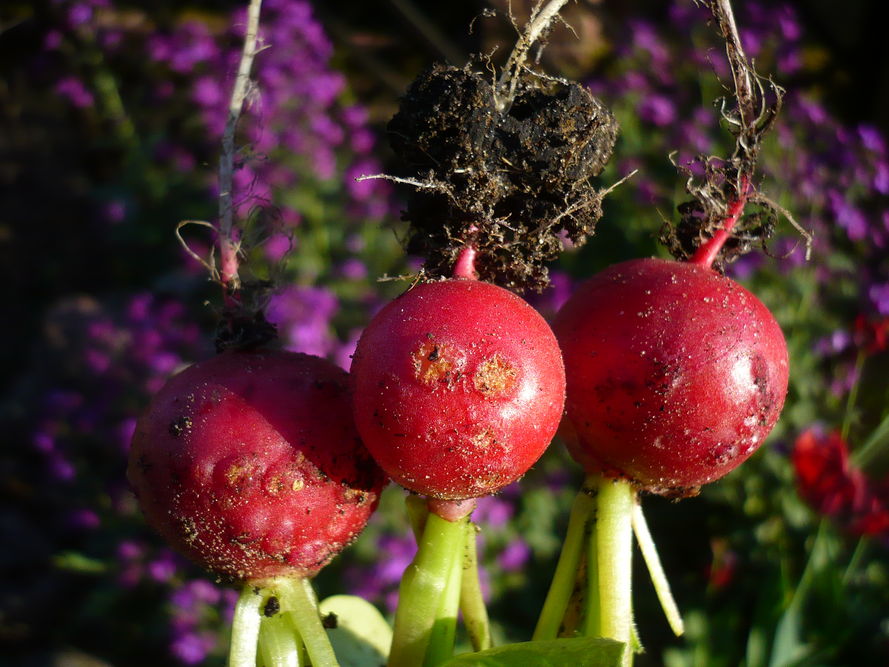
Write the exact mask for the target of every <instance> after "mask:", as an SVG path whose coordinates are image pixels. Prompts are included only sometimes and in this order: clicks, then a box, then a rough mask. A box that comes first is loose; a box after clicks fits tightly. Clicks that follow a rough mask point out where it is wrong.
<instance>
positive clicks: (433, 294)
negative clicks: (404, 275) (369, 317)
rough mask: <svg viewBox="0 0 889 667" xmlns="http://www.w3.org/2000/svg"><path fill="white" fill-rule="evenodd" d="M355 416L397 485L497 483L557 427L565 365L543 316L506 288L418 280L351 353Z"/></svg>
mask: <svg viewBox="0 0 889 667" xmlns="http://www.w3.org/2000/svg"><path fill="white" fill-rule="evenodd" d="M352 376H353V378H354V386H355V421H356V424H357V426H358V430H359V432H360V433H361V437H362V439H363V440H364V443H365V444H366V446H367V448H368V449H369V450H370V452H371V454H372V455H373V456H374V458H375V459H376V460H377V462H378V463H379V464H380V466H382V468H383V469H384V470H385V471H386V472H387V473H388V474H389V476H390V477H391V478H392V479H393V480H394V481H395V482H397V483H398V484H401V485H402V486H404V487H406V488H408V489H410V490H412V491H415V492H417V493H421V494H425V495H428V496H431V497H434V498H440V499H445V500H462V499H468V498H478V497H481V496H485V495H488V494H491V493H494V492H496V491H497V490H499V489H500V488H502V487H503V486H505V485H507V484H509V483H511V482H513V481H515V480H516V479H518V478H519V477H521V476H522V475H523V474H525V472H526V471H527V470H528V468H530V467H531V466H532V465H533V464H534V463H535V462H536V461H537V459H538V458H540V455H541V454H542V453H543V452H544V450H545V449H546V447H547V445H548V444H549V442H550V440H551V439H552V437H553V435H554V434H555V431H556V429H557V427H558V423H559V419H560V418H561V414H562V406H563V403H564V398H565V374H564V368H563V366H562V359H561V355H560V353H559V348H558V344H557V342H556V339H555V337H554V336H553V333H552V331H551V330H550V328H549V326H548V325H547V324H546V322H545V321H544V320H543V318H542V317H541V316H540V315H539V314H538V313H537V312H536V311H535V310H534V309H533V308H531V306H529V305H528V304H527V303H526V302H525V301H523V300H522V299H521V298H519V297H518V296H516V295H515V294H513V293H512V292H509V291H507V290H505V289H503V288H501V287H497V286H495V285H491V284H489V283H485V282H480V281H477V280H471V279H466V278H455V279H450V280H443V281H439V282H429V283H424V284H420V285H417V286H416V287H414V288H413V289H411V290H409V291H408V292H406V293H405V294H403V295H402V296H400V297H399V298H398V299H396V300H395V301H393V302H392V303H390V304H389V305H387V306H386V307H385V308H384V309H383V310H382V311H380V313H379V314H378V315H377V316H376V317H375V318H374V320H373V321H372V322H371V323H370V325H369V326H368V327H367V329H366V330H365V332H364V334H363V335H362V337H361V340H360V341H359V342H358V347H357V349H356V351H355V358H354V360H353V362H352Z"/></svg>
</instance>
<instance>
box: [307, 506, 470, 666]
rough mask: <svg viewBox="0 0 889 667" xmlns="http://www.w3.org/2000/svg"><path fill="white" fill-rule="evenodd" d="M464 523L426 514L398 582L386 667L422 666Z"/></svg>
mask: <svg viewBox="0 0 889 667" xmlns="http://www.w3.org/2000/svg"><path fill="white" fill-rule="evenodd" d="M465 523H466V521H465V520H461V521H453V522H451V521H447V520H446V519H442V518H441V517H440V516H438V515H437V514H435V513H432V512H430V514H429V517H428V518H427V520H426V527H425V529H424V530H423V537H422V539H421V540H420V543H419V545H418V547H419V548H418V550H417V555H416V556H415V557H414V560H413V562H412V563H411V564H410V565H409V566H408V568H407V570H405V572H404V576H403V577H402V579H401V586H400V588H399V598H398V609H396V611H395V629H394V634H393V637H392V649H391V650H390V652H389V663H388V664H389V667H418V666H419V665H422V664H423V662H424V659H425V657H426V649H427V647H428V645H429V637H430V634H431V632H432V626H433V624H434V623H435V619H436V617H437V616H438V612H439V606H440V602H441V599H442V596H443V595H444V592H445V588H446V587H447V583H448V579H449V576H450V574H451V569H452V568H451V566H452V565H453V562H454V558H455V557H457V556H459V552H455V551H454V545H455V544H458V545H460V546H459V548H460V550H461V551H462V544H463V540H462V539H461V536H462V535H463V534H464V530H465ZM313 667H319V666H317V665H314V666H313Z"/></svg>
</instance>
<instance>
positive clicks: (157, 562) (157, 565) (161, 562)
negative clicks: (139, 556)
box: [147, 549, 176, 582]
mask: <svg viewBox="0 0 889 667" xmlns="http://www.w3.org/2000/svg"><path fill="white" fill-rule="evenodd" d="M147 569H148V576H149V577H151V578H152V579H154V581H158V582H165V581H170V580H171V579H172V578H173V575H175V574H176V561H175V559H174V557H173V552H172V551H170V550H169V549H164V550H163V551H161V554H160V556H158V557H157V558H155V559H154V560H151V561H149V562H148V565H147Z"/></svg>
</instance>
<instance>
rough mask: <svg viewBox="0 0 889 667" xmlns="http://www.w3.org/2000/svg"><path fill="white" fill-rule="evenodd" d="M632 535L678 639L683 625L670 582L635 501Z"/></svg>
mask: <svg viewBox="0 0 889 667" xmlns="http://www.w3.org/2000/svg"><path fill="white" fill-rule="evenodd" d="M633 534H634V535H635V536H636V543H637V544H638V545H639V551H641V552H642V559H643V560H644V561H645V565H646V567H647V568H648V574H649V576H650V577H651V582H652V583H653V584H654V590H655V593H657V598H658V600H659V601H660V603H661V607H662V608H663V610H664V615H665V616H666V617H667V622H668V623H669V624H670V629H671V630H673V633H674V634H675V635H676V636H677V637H680V636H682V634H683V633H684V632H685V624H684V623H683V621H682V615H681V614H680V612H679V606H678V605H677V604H676V600H674V599H673V593H672V591H671V590H670V582H669V581H668V580H667V574H666V573H665V572H664V567H663V565H661V559H660V556H658V552H657V547H655V545H654V540H652V539H651V532H650V531H649V530H648V523H647V522H646V521H645V515H644V514H643V513H642V503H640V502H639V499H638V498H637V499H636V506H635V507H634V508H633Z"/></svg>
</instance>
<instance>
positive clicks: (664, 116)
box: [637, 93, 676, 127]
mask: <svg viewBox="0 0 889 667" xmlns="http://www.w3.org/2000/svg"><path fill="white" fill-rule="evenodd" d="M637 111H638V113H639V116H640V118H642V119H643V120H645V121H647V122H649V123H651V124H653V125H657V126H658V127H665V126H667V125H672V124H673V123H674V122H675V121H676V106H675V104H674V103H673V101H672V100H671V99H670V98H668V97H666V96H664V95H658V94H657V93H651V94H649V95H645V96H644V97H643V98H642V101H641V102H640V103H639V106H638V108H637Z"/></svg>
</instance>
